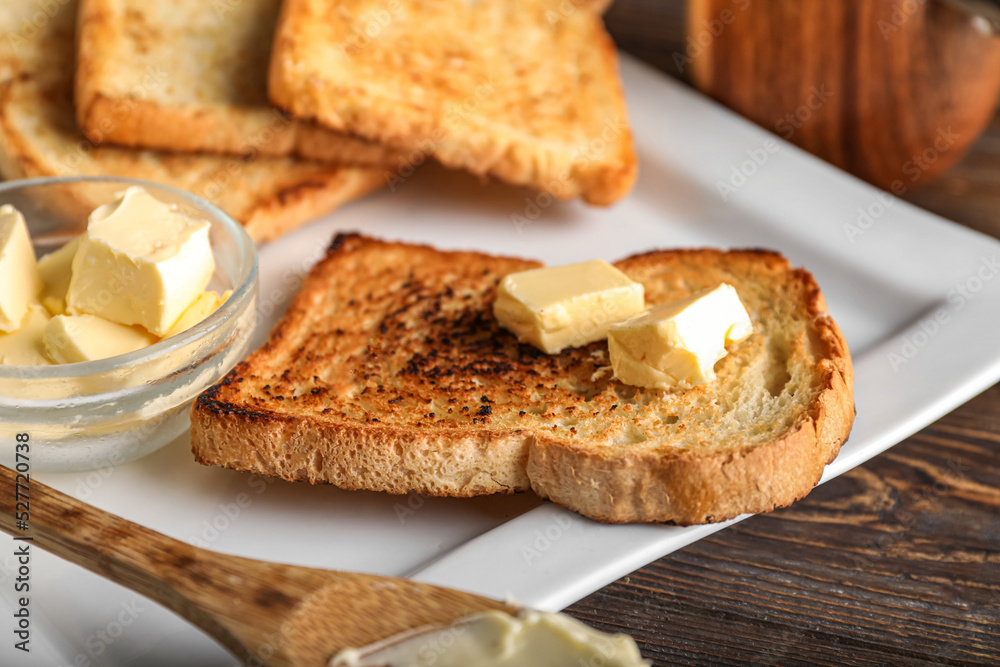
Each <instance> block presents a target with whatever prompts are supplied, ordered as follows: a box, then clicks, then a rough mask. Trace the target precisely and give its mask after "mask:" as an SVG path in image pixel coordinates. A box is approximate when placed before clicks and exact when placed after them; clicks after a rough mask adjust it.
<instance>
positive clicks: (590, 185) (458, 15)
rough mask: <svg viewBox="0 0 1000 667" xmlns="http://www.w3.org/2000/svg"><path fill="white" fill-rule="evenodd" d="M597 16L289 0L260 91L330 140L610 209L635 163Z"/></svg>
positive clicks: (430, 2)
mask: <svg viewBox="0 0 1000 667" xmlns="http://www.w3.org/2000/svg"><path fill="white" fill-rule="evenodd" d="M600 7H602V3H601V2H594V3H582V4H581V5H579V6H577V5H575V4H573V3H571V2H565V1H563V0H529V1H527V2H519V3H516V4H513V3H510V2H506V1H505V0H480V1H478V2H467V1H466V0H394V1H393V2H389V3H382V2H374V1H372V0H286V2H285V4H284V7H283V10H282V14H281V19H280V20H279V24H278V31H277V35H276V37H275V41H274V48H273V53H272V57H271V70H270V76H269V79H268V91H269V94H270V97H271V101H272V102H274V103H275V104H277V105H278V106H279V107H281V108H283V109H287V110H288V111H291V112H292V113H293V115H295V116H298V117H301V118H306V119H311V120H315V121H317V122H319V123H320V124H321V125H324V126H326V127H329V128H332V129H335V130H339V131H344V132H349V133H352V134H356V135H359V136H362V137H366V138H368V139H370V140H372V141H377V142H379V143H383V144H387V145H392V146H398V147H401V148H403V149H407V150H410V151H416V152H417V155H418V156H424V157H426V156H429V155H432V156H434V157H435V158H437V160H439V161H440V162H442V163H443V164H445V165H446V166H449V167H456V168H463V169H468V170H469V171H471V172H473V173H476V174H490V175H493V176H496V177H497V178H500V179H502V180H505V181H508V182H510V183H516V184H522V185H529V186H532V187H534V188H537V189H539V190H543V191H546V192H549V193H551V194H552V195H554V196H556V197H558V198H561V199H570V198H574V197H583V199H584V200H586V201H587V202H589V203H591V204H599V205H606V204H611V203H612V202H614V201H616V200H618V199H620V198H621V197H623V196H624V195H625V194H626V193H627V192H628V191H629V189H630V188H631V186H632V184H633V182H634V180H635V176H636V158H635V152H634V149H633V146H632V133H631V130H630V129H629V125H628V119H627V116H626V111H625V102H624V97H623V94H622V88H621V82H620V81H619V78H618V63H617V53H616V51H615V46H614V44H613V43H612V41H611V38H610V37H609V36H608V34H607V32H606V31H605V29H604V24H603V22H602V20H601V17H600V16H599V15H598V14H597V12H596V11H594V9H595V8H600ZM420 159H422V157H418V158H416V159H415V161H419V160H420Z"/></svg>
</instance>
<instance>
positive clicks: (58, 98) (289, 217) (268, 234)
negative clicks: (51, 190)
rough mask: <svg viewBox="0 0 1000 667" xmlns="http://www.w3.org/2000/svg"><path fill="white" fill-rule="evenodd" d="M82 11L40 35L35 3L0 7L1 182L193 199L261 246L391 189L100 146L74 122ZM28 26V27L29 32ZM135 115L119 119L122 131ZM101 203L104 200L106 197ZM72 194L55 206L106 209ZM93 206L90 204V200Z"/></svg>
mask: <svg viewBox="0 0 1000 667" xmlns="http://www.w3.org/2000/svg"><path fill="white" fill-rule="evenodd" d="M77 6H78V3H77V2H76V1H75V0H70V1H69V2H65V3H63V4H58V6H56V5H53V14H52V16H51V17H50V18H49V19H48V20H47V21H46V22H45V24H44V25H43V26H41V27H34V26H33V25H32V24H31V22H30V21H31V19H32V17H33V16H34V13H35V12H37V6H36V5H35V4H34V3H31V2H23V3H21V2H17V3H6V4H5V5H3V6H0V32H2V33H3V34H5V35H7V36H8V38H5V39H3V40H0V175H2V176H3V177H4V178H6V179H13V178H32V177H39V176H72V175H84V176H125V177H131V178H143V179H148V180H151V181H156V182H159V183H165V184H167V185H173V186H175V187H179V188H182V189H184V190H188V191H190V192H193V193H195V194H197V195H200V196H201V197H204V198H205V199H207V200H209V201H211V202H212V203H213V204H215V205H216V206H218V207H219V208H221V209H223V210H224V211H226V213H228V214H229V215H231V216H233V217H234V218H236V219H237V220H239V221H240V222H242V223H243V224H244V226H245V227H246V229H247V231H248V232H249V234H250V236H252V237H253V238H254V239H255V240H257V241H266V240H270V239H273V238H275V237H277V236H279V235H280V234H282V233H284V232H286V231H288V230H290V229H293V228H295V227H297V226H299V225H300V224H302V223H303V222H305V221H307V220H309V219H311V218H313V217H315V216H316V215H319V214H321V213H325V212H326V211H329V210H331V209H334V208H336V207H337V206H339V205H340V204H342V203H344V202H346V201H349V200H351V199H354V198H356V197H359V196H361V195H363V194H366V193H368V192H370V191H371V190H373V189H375V188H377V187H379V186H380V185H382V184H383V183H384V180H383V178H382V174H381V172H380V171H378V170H371V169H360V168H353V167H352V168H336V167H333V166H328V165H322V164H317V163H309V162H302V161H299V160H294V159H291V158H279V157H263V156H256V157H247V158H235V157H222V156H211V155H199V154H181V153H168V152H159V151H141V150H131V149H123V148H115V147H108V146H95V145H94V144H93V143H92V142H91V141H89V140H88V139H87V138H86V137H85V136H84V135H83V134H82V133H81V132H80V130H79V129H77V126H76V122H75V119H74V114H73V99H72V98H73V62H74V55H73V35H74V30H75V22H76V14H77ZM25 26H28V27H30V30H28V29H26V28H25ZM130 112H131V110H130V108H129V107H127V106H125V107H121V108H119V109H118V110H117V113H118V114H119V116H120V117H121V119H122V122H125V119H127V117H128V115H129V113H130ZM98 191H99V192H100V197H106V194H107V193H106V190H105V189H103V188H100V189H99V190H98ZM83 192H84V190H83V189H82V188H76V189H73V190H72V191H70V190H67V195H66V201H62V202H50V204H51V205H60V206H62V207H63V208H65V209H67V210H69V209H72V210H73V211H75V212H79V214H80V215H81V216H82V218H83V219H85V218H86V214H87V213H89V212H90V211H91V210H93V209H94V208H95V207H96V206H98V205H99V204H102V203H104V201H103V200H102V199H101V198H100V197H98V198H93V199H90V198H87V197H84V196H83V194H82V193H83ZM84 199H86V200H84Z"/></svg>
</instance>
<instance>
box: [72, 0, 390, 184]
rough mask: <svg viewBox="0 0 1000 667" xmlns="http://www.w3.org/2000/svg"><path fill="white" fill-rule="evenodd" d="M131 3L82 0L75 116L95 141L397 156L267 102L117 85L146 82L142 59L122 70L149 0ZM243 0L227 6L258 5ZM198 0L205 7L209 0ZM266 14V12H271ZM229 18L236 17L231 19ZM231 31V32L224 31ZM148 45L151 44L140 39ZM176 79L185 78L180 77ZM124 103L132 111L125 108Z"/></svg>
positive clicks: (355, 161) (311, 156)
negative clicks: (138, 91)
mask: <svg viewBox="0 0 1000 667" xmlns="http://www.w3.org/2000/svg"><path fill="white" fill-rule="evenodd" d="M128 4H129V3H127V2H116V1H114V0H82V1H81V3H80V11H79V15H78V19H77V60H76V75H75V94H74V100H75V106H76V117H77V123H78V124H79V126H80V129H81V130H82V131H83V133H84V134H85V135H86V137H87V138H88V139H89V140H90V141H92V142H94V143H95V144H104V143H111V144H119V145H122V146H129V147H136V148H152V149H157V150H164V151H180V152H206V153H221V154H230V155H247V154H253V155H256V154H260V155H271V156H287V155H294V156H297V157H300V158H303V159H306V160H313V161H319V162H327V163H331V164H340V165H353V166H391V165H392V164H394V163H395V157H396V156H395V153H394V151H392V150H390V149H388V148H385V147H383V146H380V145H378V144H375V143H372V142H369V141H365V140H363V139H360V138H357V137H351V136H348V135H346V134H343V133H339V132H333V131H330V130H326V129H324V128H320V127H317V126H315V125H313V124H312V123H307V122H304V121H299V120H295V119H293V118H289V117H288V116H286V115H285V114H282V113H281V112H280V111H278V110H277V109H273V108H269V107H268V106H267V105H266V104H265V103H261V104H257V105H247V104H241V103H239V101H237V100H232V101H231V102H229V103H225V102H219V101H214V102H211V101H206V100H200V99H199V100H192V101H190V102H188V103H184V104H181V103H172V102H170V101H166V100H161V99H158V98H157V95H156V91H155V88H153V89H152V90H149V91H147V92H146V93H145V94H144V95H141V96H137V95H134V94H128V93H127V92H125V91H124V90H122V85H121V83H119V84H118V85H115V84H114V83H113V81H116V80H117V81H119V82H121V81H122V80H123V79H125V80H127V81H128V82H129V83H130V84H133V85H134V86H135V87H140V88H141V87H142V84H143V81H144V80H145V79H146V78H148V76H149V75H148V74H147V73H144V72H143V71H142V68H141V66H140V65H139V64H136V65H135V66H134V67H135V71H134V72H133V71H132V70H127V71H123V66H122V64H121V61H122V60H126V61H127V58H125V57H124V56H123V53H126V52H127V51H128V50H129V48H135V47H137V46H139V45H127V44H126V41H127V40H128V39H129V38H128V37H127V35H128V34H129V32H128V24H129V22H130V21H131V22H132V23H136V22H139V21H141V19H142V12H143V11H144V10H145V9H146V8H149V7H150V6H149V5H148V4H144V3H134V5H133V6H127V5H128ZM245 4H246V3H239V4H237V5H233V6H232V7H231V8H228V9H227V11H255V7H253V6H244V5H245ZM199 7H200V11H205V8H204V6H203V3H201V4H200V5H199ZM181 10H182V8H181V7H176V8H175V11H181ZM262 20H266V13H265V15H264V18H263V19H262ZM223 25H232V21H231V20H229V21H225V22H223ZM226 37H230V36H227V35H225V34H222V35H221V36H220V38H222V39H225V38H226ZM260 46H261V47H263V46H265V45H263V44H262V45H260ZM142 48H153V47H150V46H149V45H142ZM172 48H185V45H184V44H180V45H172ZM127 66H128V65H126V67H127ZM157 68H158V69H157V72H158V75H162V76H163V78H164V80H165V83H167V84H169V83H171V81H170V80H171V78H173V75H175V74H176V72H174V71H173V70H172V69H171V66H170V63H169V62H162V61H161V62H159V64H158V65H157ZM234 74H235V73H234ZM259 83H260V87H261V91H262V92H263V90H264V89H265V87H266V85H267V83H266V81H265V80H263V79H262V80H261V81H260V82H259ZM176 85H182V84H181V82H176ZM261 97H264V96H263V94H262V95H261ZM123 109H127V111H128V113H122V110H123Z"/></svg>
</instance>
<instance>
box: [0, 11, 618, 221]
mask: <svg viewBox="0 0 1000 667" xmlns="http://www.w3.org/2000/svg"><path fill="white" fill-rule="evenodd" d="M602 4H603V3H598V2H588V3H581V4H579V5H574V4H571V3H562V4H559V3H556V2H554V0H535V1H533V2H531V3H526V5H525V6H518V7H517V8H516V11H515V8H514V7H513V6H508V5H507V4H506V3H503V2H501V1H500V0H488V1H483V2H476V3H467V2H465V1H464V0H409V1H404V0H388V1H386V2H365V1H361V0H354V1H348V2H341V1H338V2H333V1H330V2H326V1H307V2H301V1H299V0H288V1H286V2H284V3H282V2H281V0H240V1H239V2H215V3H206V2H199V1H198V0H177V1H176V2H170V3H152V2H143V1H142V0H68V1H67V2H61V3H37V2H32V1H26V2H23V3H21V2H18V3H5V5H4V6H2V7H0V29H2V32H3V33H4V34H5V35H8V38H7V39H5V40H4V42H3V43H0V175H2V176H3V177H4V178H8V179H9V178H23V177H37V176H58V175H113V176H128V177H135V178H144V179H149V180H154V181H159V182H163V183H167V184H170V185H174V186H177V187H180V188H182V189H185V190H189V191H191V192H194V193H195V194H198V195H200V196H202V197H204V198H206V199H208V200H210V201H212V202H213V203H215V204H217V205H218V206H219V207H220V208H222V209H223V210H225V211H227V212H228V213H230V214H231V215H232V216H233V217H235V218H237V219H238V220H240V221H241V222H242V223H243V224H245V225H246V227H247V230H248V231H249V232H250V234H251V236H253V237H254V238H255V239H256V240H258V241H265V240H269V239H273V238H275V237H276V236H278V235H279V234H281V233H283V232H285V231H287V230H289V229H292V228H294V227H296V226H297V225H298V224H300V223H301V222H303V221H305V220H307V219H309V218H311V217H313V216H315V215H317V214H318V213H321V212H324V211H327V210H330V209H331V208H334V207H336V206H337V205H339V204H341V203H342V202H345V201H348V200H350V199H353V198H355V197H358V196H361V195H363V194H365V193H367V192H369V191H371V190H373V189H375V188H377V187H379V186H382V185H385V184H386V183H391V182H392V180H393V178H394V177H396V175H397V174H399V173H400V172H402V173H409V170H411V169H412V168H413V167H414V166H415V165H417V164H420V163H422V162H423V161H425V160H426V159H429V158H435V159H437V160H438V161H440V162H442V163H444V164H445V165H447V166H452V167H461V168H465V169H468V170H470V171H472V172H474V173H477V174H480V175H493V176H495V177H498V178H500V179H503V180H506V181H509V182H512V183H516V184H523V185H529V186H533V187H536V188H539V189H541V190H544V191H546V192H550V193H551V194H553V195H554V196H557V197H559V198H563V199H566V198H572V197H582V198H584V199H585V200H586V201H588V202H591V203H595V204H609V203H611V202H613V201H615V200H616V199H618V198H620V197H621V196H623V195H624V194H625V193H626V192H627V191H628V189H629V187H630V186H631V184H632V181H633V180H634V178H635V172H636V164H635V156H634V153H633V150H632V140H631V133H630V131H629V128H628V123H627V119H626V116H625V108H624V102H623V97H622V92H621V85H620V82H619V81H618V74H617V63H616V59H615V51H614V47H613V45H612V44H611V41H610V39H609V38H608V36H607V34H606V32H605V31H604V27H603V23H602V20H601V18H600V15H599V13H598V12H599V10H600V9H601V8H602V7H601V5H602ZM514 34H516V35H518V39H517V40H511V39H510V35H514Z"/></svg>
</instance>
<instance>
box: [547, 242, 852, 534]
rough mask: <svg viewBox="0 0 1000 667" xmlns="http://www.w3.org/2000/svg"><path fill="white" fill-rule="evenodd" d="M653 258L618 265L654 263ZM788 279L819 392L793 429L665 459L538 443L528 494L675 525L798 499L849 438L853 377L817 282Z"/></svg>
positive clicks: (600, 513) (600, 514)
mask: <svg viewBox="0 0 1000 667" xmlns="http://www.w3.org/2000/svg"><path fill="white" fill-rule="evenodd" d="M657 254H658V253H652V254H647V255H644V256H639V257H633V258H629V259H627V260H625V262H624V263H629V262H630V261H631V262H635V261H655V260H656V256H657ZM794 273H795V274H796V276H797V277H798V279H800V280H801V281H802V282H803V284H804V285H805V286H806V292H807V293H808V295H809V297H808V301H807V304H806V307H807V311H808V313H809V316H810V317H811V318H813V321H814V323H815V325H816V328H817V333H816V335H817V339H818V342H819V344H820V346H821V348H820V352H819V355H818V356H820V357H821V359H820V361H819V367H818V368H817V371H816V372H817V374H818V375H819V378H820V379H819V383H820V384H821V386H822V389H821V391H820V393H819V395H818V396H817V397H816V399H815V401H814V403H813V405H812V409H811V410H810V411H809V412H807V413H806V414H803V415H801V416H800V418H799V419H798V421H797V422H796V424H795V425H794V427H793V428H792V429H790V430H789V431H788V432H787V433H785V434H784V435H783V436H782V437H780V438H777V439H775V440H773V441H772V442H770V443H767V444H765V445H758V446H755V447H752V448H742V449H736V450H730V451H722V452H716V453H713V454H710V455H704V454H695V453H693V452H685V453H682V454H680V455H678V456H675V457H672V458H664V457H662V456H655V455H653V454H652V453H650V452H648V451H640V452H624V453H620V452H614V453H613V454H612V453H609V452H608V451H607V450H600V449H592V448H590V449H588V448H585V447H581V446H573V445H570V446H567V445H566V444H565V443H556V444H552V443H544V442H538V443H536V444H535V446H534V447H532V448H531V454H530V456H529V459H528V477H529V478H530V479H531V488H532V490H534V491H535V492H536V493H537V494H538V495H540V496H541V497H543V498H549V499H550V500H552V501H553V502H555V503H557V504H560V505H564V506H566V507H569V508H570V509H573V510H575V511H577V512H579V513H580V514H583V515H584V516H587V517H590V518H591V519H595V520H597V521H603V522H606V523H633V522H652V521H672V522H674V523H676V524H678V525H682V526H687V525H694V524H703V523H714V522H718V521H725V520H728V519H732V518H734V517H737V516H739V515H741V514H756V513H760V512H768V511H771V510H773V509H776V508H778V507H785V506H787V505H790V504H791V503H793V502H795V501H796V500H799V499H801V498H803V497H804V496H806V495H807V494H808V493H809V491H811V490H812V488H813V487H814V486H816V484H818V483H819V480H820V478H821V477H822V475H823V469H824V468H825V467H826V465H827V464H828V463H830V462H832V461H833V460H834V459H835V458H836V457H837V454H838V453H839V452H840V447H841V445H842V444H843V443H844V442H845V441H846V440H847V437H848V435H849V434H850V432H851V427H852V426H853V424H854V415H855V409H854V392H853V386H854V370H853V365H852V362H851V356H850V354H849V352H848V349H847V341H846V340H845V339H844V336H843V333H842V332H841V331H840V328H839V327H838V326H837V324H836V323H835V322H834V321H833V319H832V318H831V317H830V315H829V313H827V310H826V302H825V300H824V298H823V295H822V293H821V292H820V289H819V285H817V283H816V281H815V279H814V278H813V276H812V274H810V273H809V272H808V271H806V270H804V269H797V270H795V271H794Z"/></svg>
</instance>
